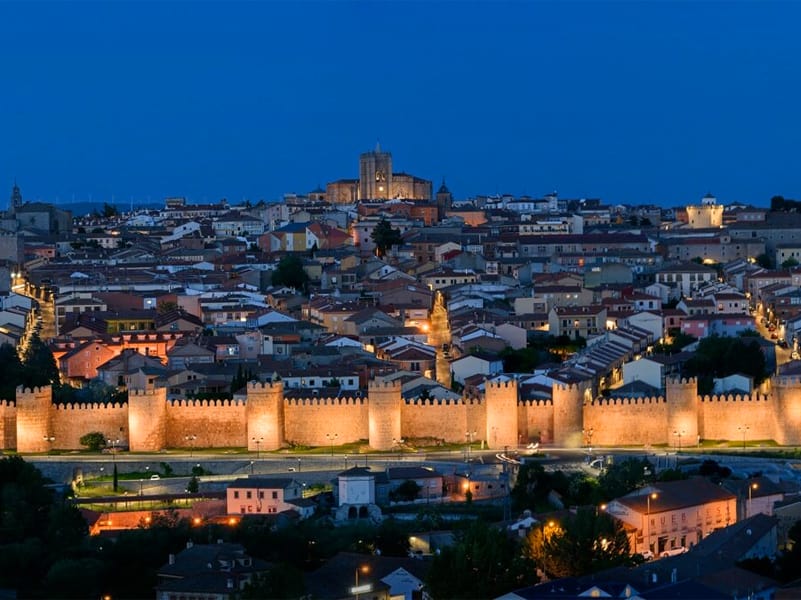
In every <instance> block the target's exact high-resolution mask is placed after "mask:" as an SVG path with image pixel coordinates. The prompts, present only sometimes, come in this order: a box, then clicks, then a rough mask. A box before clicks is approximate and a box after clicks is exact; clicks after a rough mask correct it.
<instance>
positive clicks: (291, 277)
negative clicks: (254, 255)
mask: <svg viewBox="0 0 801 600" xmlns="http://www.w3.org/2000/svg"><path fill="white" fill-rule="evenodd" d="M271 281H272V284H273V285H284V286H287V287H291V288H295V289H296V290H301V291H303V292H304V293H305V292H306V288H307V287H308V285H309V275H308V274H307V273H306V271H304V270H303V261H302V260H301V259H300V257H299V256H297V255H295V254H287V255H286V256H284V257H283V258H282V259H281V260H280V261H279V262H278V266H277V267H276V268H275V271H273V275H272V280H271Z"/></svg>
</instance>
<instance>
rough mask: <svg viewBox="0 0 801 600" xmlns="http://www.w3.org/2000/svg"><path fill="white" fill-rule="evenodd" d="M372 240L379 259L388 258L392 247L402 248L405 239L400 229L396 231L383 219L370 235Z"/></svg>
mask: <svg viewBox="0 0 801 600" xmlns="http://www.w3.org/2000/svg"><path fill="white" fill-rule="evenodd" d="M370 238H371V239H372V240H373V243H374V244H375V252H376V255H377V256H379V257H383V256H386V254H387V252H388V251H389V250H390V248H392V246H400V245H401V244H402V243H403V237H402V236H401V232H400V230H399V229H394V228H393V227H392V225H390V223H389V221H387V220H386V219H381V220H380V221H379V222H378V223H377V224H376V226H375V227H373V232H372V233H371V234H370Z"/></svg>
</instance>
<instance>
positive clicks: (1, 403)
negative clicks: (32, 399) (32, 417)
mask: <svg viewBox="0 0 801 600" xmlns="http://www.w3.org/2000/svg"><path fill="white" fill-rule="evenodd" d="M3 408H17V402H16V401H15V400H0V409H3Z"/></svg>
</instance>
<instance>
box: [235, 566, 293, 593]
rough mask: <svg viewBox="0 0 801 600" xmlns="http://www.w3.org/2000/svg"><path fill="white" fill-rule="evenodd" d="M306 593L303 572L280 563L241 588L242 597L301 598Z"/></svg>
mask: <svg viewBox="0 0 801 600" xmlns="http://www.w3.org/2000/svg"><path fill="white" fill-rule="evenodd" d="M305 593H306V585H305V583H304V580H303V572H302V571H300V570H298V569H297V568H295V567H293V566H292V565H289V564H286V563H282V564H279V565H275V566H273V567H272V568H271V569H270V570H269V571H267V572H266V573H263V574H261V575H257V576H256V577H254V578H253V580H252V581H251V582H250V583H248V584H247V585H246V586H245V589H244V590H242V598H243V599H244V600H248V599H251V598H252V599H254V600H257V599H259V600H260V599H261V598H276V599H279V598H281V599H283V598H301V597H303V596H304V594H305Z"/></svg>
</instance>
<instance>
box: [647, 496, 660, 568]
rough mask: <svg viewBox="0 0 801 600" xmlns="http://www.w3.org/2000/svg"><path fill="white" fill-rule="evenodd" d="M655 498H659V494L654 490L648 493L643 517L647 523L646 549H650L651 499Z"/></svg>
mask: <svg viewBox="0 0 801 600" xmlns="http://www.w3.org/2000/svg"><path fill="white" fill-rule="evenodd" d="M657 498H659V494H657V493H656V492H651V493H650V494H648V497H647V500H646V501H647V503H648V510H647V513H646V517H645V522H646V524H647V525H648V550H651V500H656V499H657ZM654 554H656V553H654Z"/></svg>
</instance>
